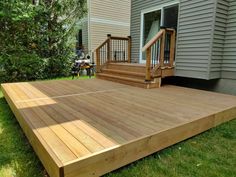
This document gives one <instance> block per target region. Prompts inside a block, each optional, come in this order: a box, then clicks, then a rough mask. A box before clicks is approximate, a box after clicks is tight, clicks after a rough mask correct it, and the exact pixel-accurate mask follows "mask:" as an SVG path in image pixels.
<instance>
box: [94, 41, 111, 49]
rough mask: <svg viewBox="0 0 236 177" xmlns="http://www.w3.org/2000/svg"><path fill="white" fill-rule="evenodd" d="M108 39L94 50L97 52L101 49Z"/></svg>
mask: <svg viewBox="0 0 236 177" xmlns="http://www.w3.org/2000/svg"><path fill="white" fill-rule="evenodd" d="M108 40H109V39H106V40H105V41H104V42H103V43H102V44H101V45H100V46H98V48H97V49H96V50H99V49H100V48H101V47H103V46H104V45H105V44H106V43H107V42H108Z"/></svg>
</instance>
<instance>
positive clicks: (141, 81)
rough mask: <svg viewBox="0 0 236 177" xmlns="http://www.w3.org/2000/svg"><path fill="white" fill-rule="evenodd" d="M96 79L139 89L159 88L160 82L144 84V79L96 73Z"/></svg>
mask: <svg viewBox="0 0 236 177" xmlns="http://www.w3.org/2000/svg"><path fill="white" fill-rule="evenodd" d="M97 78H99V79H104V80H109V81H113V82H118V83H122V84H126V85H131V86H135V87H141V88H148V89H149V88H159V87H160V82H145V81H144V79H135V78H130V77H122V76H117V75H113V74H104V73H98V74H97Z"/></svg>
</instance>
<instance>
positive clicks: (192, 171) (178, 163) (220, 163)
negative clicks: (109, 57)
mask: <svg viewBox="0 0 236 177" xmlns="http://www.w3.org/2000/svg"><path fill="white" fill-rule="evenodd" d="M69 79H70V78H69ZM44 176H46V172H45V170H44V168H43V166H42V165H41V163H40V161H39V160H38V158H37V156H36V154H35V153H34V151H33V149H32V148H31V146H30V144H29V142H28V141H27V139H26V137H25V136H24V133H23V132H22V130H21V128H20V126H19V124H18V123H17V121H16V119H15V117H14V115H13V113H12V112H11V110H10V108H9V106H8V105H7V103H6V101H5V99H4V98H3V95H2V92H1V91H0V177H44ZM105 177H236V120H233V121H231V122H228V123H225V124H223V125H221V126H218V127H216V128H214V129H211V130H209V131H207V132H205V133H202V134H201V135H198V136H195V137H194V138H191V139H188V140H186V141H184V142H181V143H179V144H176V145H174V146H172V147H169V148H167V149H164V150H162V151H160V152H158V153H155V154H153V155H151V156H149V157H146V158H143V159H142V160H139V161H137V162H135V163H132V164H131V165H128V166H126V167H124V168H121V169H119V170H117V171H115V172H112V173H110V174H107V175H105Z"/></svg>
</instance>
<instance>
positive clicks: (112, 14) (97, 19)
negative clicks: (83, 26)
mask: <svg viewBox="0 0 236 177" xmlns="http://www.w3.org/2000/svg"><path fill="white" fill-rule="evenodd" d="M130 4H131V3H130V0H122V1H121V0H112V1H111V0H90V6H89V20H90V25H89V28H90V42H91V46H90V49H89V50H90V51H91V52H94V50H95V49H96V48H97V47H98V46H99V45H100V44H101V43H102V42H104V41H105V39H106V38H107V34H111V35H113V36H124V37H126V36H129V35H130Z"/></svg>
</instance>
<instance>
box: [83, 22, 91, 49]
mask: <svg viewBox="0 0 236 177" xmlns="http://www.w3.org/2000/svg"><path fill="white" fill-rule="evenodd" d="M81 29H82V36H83V37H82V44H83V47H84V51H85V53H88V51H89V49H88V20H85V21H84V22H83V23H82V24H81Z"/></svg>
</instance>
